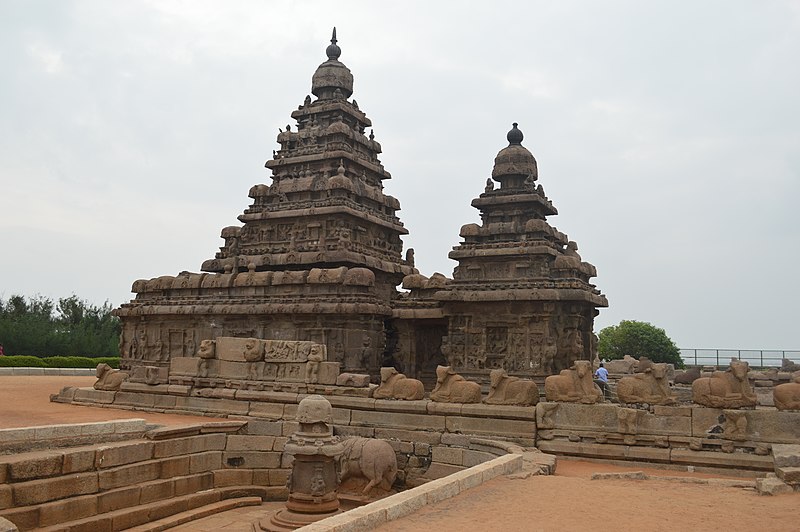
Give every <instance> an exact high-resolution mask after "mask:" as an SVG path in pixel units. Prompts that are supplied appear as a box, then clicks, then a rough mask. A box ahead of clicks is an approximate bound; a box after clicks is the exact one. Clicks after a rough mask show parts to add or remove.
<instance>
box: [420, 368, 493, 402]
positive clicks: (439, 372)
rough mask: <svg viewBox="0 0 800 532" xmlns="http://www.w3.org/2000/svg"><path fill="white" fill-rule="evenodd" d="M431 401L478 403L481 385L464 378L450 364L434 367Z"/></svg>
mask: <svg viewBox="0 0 800 532" xmlns="http://www.w3.org/2000/svg"><path fill="white" fill-rule="evenodd" d="M431 401H436V402H439V403H480V402H481V385H480V384H478V383H477V382H472V381H468V380H466V379H465V378H464V377H462V376H461V375H458V374H457V373H456V372H455V371H454V370H453V369H452V368H451V367H450V366H437V367H436V386H434V388H433V390H432V391H431Z"/></svg>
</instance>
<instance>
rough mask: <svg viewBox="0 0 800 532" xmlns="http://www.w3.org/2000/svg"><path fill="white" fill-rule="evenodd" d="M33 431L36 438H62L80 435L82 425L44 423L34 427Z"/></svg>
mask: <svg viewBox="0 0 800 532" xmlns="http://www.w3.org/2000/svg"><path fill="white" fill-rule="evenodd" d="M33 431H34V435H33V437H34V438H35V439H36V440H61V439H69V438H77V437H78V436H80V435H81V425H79V424H72V425H42V426H40V427H34V429H33Z"/></svg>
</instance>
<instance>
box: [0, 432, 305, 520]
mask: <svg viewBox="0 0 800 532" xmlns="http://www.w3.org/2000/svg"><path fill="white" fill-rule="evenodd" d="M92 425H108V426H116V427H117V428H119V427H127V428H133V427H136V428H141V427H142V425H143V420H127V421H124V422H110V423H103V424H80V425H74V426H73V425H56V426H50V427H36V428H32V429H12V431H5V436H6V437H7V438H8V437H9V436H17V437H18V439H17V440H16V441H17V442H20V441H23V438H27V437H33V438H36V437H37V434H39V435H44V434H52V435H53V438H52V439H51V440H50V445H53V442H60V443H62V444H63V443H64V442H65V441H69V438H68V437H67V438H60V437H58V436H59V434H58V433H60V432H63V433H64V434H67V435H70V434H79V433H83V432H84V431H86V430H87V427H89V426H92ZM283 428H284V427H283V424H282V423H273V422H258V421H256V422H254V423H253V424H252V425H251V424H247V423H244V422H241V421H237V422H230V421H224V422H219V423H207V424H200V425H189V426H182V427H179V428H177V429H169V428H167V429H163V428H161V429H154V430H149V431H147V432H146V433H144V434H140V433H139V432H138V431H132V432H128V434H129V436H131V437H132V439H126V440H124V441H117V442H110V443H98V444H93V445H81V446H77V447H66V448H51V449H48V450H46V451H34V452H27V453H17V454H13V455H2V456H0V517H3V518H5V519H8V520H9V521H11V522H12V523H14V524H15V525H16V526H17V527H18V528H19V529H20V530H30V529H35V528H36V529H38V528H45V529H46V528H47V527H56V526H60V527H62V528H63V526H62V525H64V523H70V526H74V527H78V528H80V529H108V530H121V529H124V528H128V527H132V526H137V525H141V524H144V523H148V522H151V521H155V520H158V519H162V518H164V517H167V516H170V515H174V514H176V513H179V512H184V511H187V510H190V509H193V508H198V507H201V506H206V505H209V504H214V503H219V502H220V501H223V500H225V499H232V498H242V497H246V496H249V497H251V498H252V497H253V496H255V497H256V500H257V501H258V503H259V504H260V501H261V500H284V499H285V498H286V496H287V495H288V491H287V489H286V486H285V483H286V479H287V477H288V475H289V469H287V468H283V467H282V464H281V462H282V455H283V445H284V444H285V442H286V438H285V437H284V436H282V434H283ZM111 434H114V433H111ZM81 527H82V528H81Z"/></svg>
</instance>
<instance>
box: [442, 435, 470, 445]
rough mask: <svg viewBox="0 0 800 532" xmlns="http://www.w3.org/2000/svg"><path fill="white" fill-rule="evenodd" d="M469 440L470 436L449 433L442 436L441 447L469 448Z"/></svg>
mask: <svg viewBox="0 0 800 532" xmlns="http://www.w3.org/2000/svg"><path fill="white" fill-rule="evenodd" d="M471 440H472V436H468V435H466V434H450V433H449V432H445V433H444V434H442V445H450V446H455V447H469V442H470V441H471Z"/></svg>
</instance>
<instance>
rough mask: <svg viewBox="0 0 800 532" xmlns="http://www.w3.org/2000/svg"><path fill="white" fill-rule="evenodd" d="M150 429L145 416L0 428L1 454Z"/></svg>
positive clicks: (107, 438)
mask: <svg viewBox="0 0 800 532" xmlns="http://www.w3.org/2000/svg"><path fill="white" fill-rule="evenodd" d="M149 428H153V427H152V426H150V427H149ZM147 430H148V426H147V423H146V422H145V420H144V419H124V420H117V421H100V422H96V423H75V424H68V425H43V426H39V427H23V428H14V429H0V454H7V453H18V452H27V451H32V450H36V449H45V448H51V447H69V446H75V445H88V444H91V443H100V442H109V441H115V440H122V439H131V438H141V437H143V436H144V434H145V432H147Z"/></svg>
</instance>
